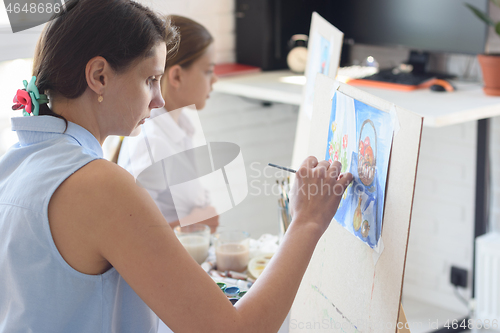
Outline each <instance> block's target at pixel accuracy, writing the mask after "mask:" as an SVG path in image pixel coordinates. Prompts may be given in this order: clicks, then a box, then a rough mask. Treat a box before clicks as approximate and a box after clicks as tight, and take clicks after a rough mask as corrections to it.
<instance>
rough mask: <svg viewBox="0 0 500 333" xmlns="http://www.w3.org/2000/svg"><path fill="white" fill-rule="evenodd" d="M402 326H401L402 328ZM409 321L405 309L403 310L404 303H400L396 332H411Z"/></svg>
mask: <svg viewBox="0 0 500 333" xmlns="http://www.w3.org/2000/svg"><path fill="white" fill-rule="evenodd" d="M400 327H401V328H400ZM408 327H409V325H408V321H407V320H406V315H405V311H404V310H403V304H401V303H400V304H399V317H398V324H397V326H396V328H397V331H396V333H410V329H409V328H408Z"/></svg>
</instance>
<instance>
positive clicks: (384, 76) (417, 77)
mask: <svg viewBox="0 0 500 333" xmlns="http://www.w3.org/2000/svg"><path fill="white" fill-rule="evenodd" d="M438 76H441V75H439V74H435V73H399V74H393V73H392V69H385V70H381V71H380V72H378V73H376V74H373V75H370V76H366V77H364V78H363V80H371V81H380V82H387V83H396V84H403V85H409V86H418V85H419V84H421V83H424V82H425V81H428V80H430V79H432V78H438ZM440 78H442V77H440Z"/></svg>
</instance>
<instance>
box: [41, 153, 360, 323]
mask: <svg viewBox="0 0 500 333" xmlns="http://www.w3.org/2000/svg"><path fill="white" fill-rule="evenodd" d="M339 170H340V163H338V162H336V163H334V164H333V165H332V166H329V163H328V162H326V161H322V162H320V163H318V162H317V160H316V159H315V158H314V157H310V158H308V159H306V160H305V161H304V163H303V164H302V166H301V167H300V168H299V170H298V173H297V178H296V183H295V185H296V186H295V187H294V189H292V192H293V198H292V202H291V206H292V211H293V216H294V217H293V223H292V224H291V226H290V227H289V229H288V230H287V233H286V235H285V238H284V240H283V243H282V245H281V246H280V248H279V250H278V252H277V253H276V254H275V255H274V257H273V259H272V261H271V263H270V265H269V266H268V267H267V268H266V270H265V271H264V273H263V274H262V275H261V276H260V277H259V279H258V281H257V282H256V283H255V284H254V286H252V288H251V290H250V291H249V292H248V293H247V295H246V296H245V297H244V298H243V299H241V300H240V301H239V302H238V303H237V304H236V306H232V305H231V303H230V302H229V301H228V300H227V298H226V296H225V295H224V294H223V293H222V292H221V291H220V289H219V288H218V287H217V285H216V284H215V283H214V282H213V280H212V279H211V278H210V277H209V276H208V275H207V274H206V273H205V272H204V271H203V269H201V267H200V266H199V265H198V264H197V263H196V262H195V261H194V260H193V259H192V258H191V257H190V255H189V254H188V253H187V252H186V251H185V250H184V248H183V247H182V245H181V244H180V242H179V241H178V240H177V238H176V236H175V234H174V233H173V231H172V229H171V228H170V227H169V225H168V223H167V222H166V221H165V219H164V218H163V216H162V214H161V212H160V211H159V210H158V208H157V207H156V204H155V203H154V201H153V200H152V199H151V198H150V196H149V195H148V194H147V192H146V191H145V190H144V189H142V188H140V187H139V186H137V185H136V184H135V182H134V179H133V177H132V176H130V175H129V174H128V173H127V172H126V171H125V170H123V169H122V168H120V167H118V166H116V165H114V164H112V163H110V162H107V161H104V160H98V161H94V162H91V163H89V164H88V165H87V166H85V167H83V168H82V169H80V170H79V171H78V172H76V173H75V174H73V175H72V176H71V177H70V178H68V179H67V180H66V181H65V182H64V183H63V184H62V185H61V187H60V188H59V189H58V190H57V192H56V193H55V194H54V196H53V197H52V199H51V202H50V206H49V220H50V224H51V231H52V234H53V237H54V240H55V242H56V245H57V246H58V249H59V251H60V252H61V254H62V256H63V257H64V258H65V260H66V261H67V262H68V263H69V264H70V265H71V266H72V267H74V268H75V269H77V270H80V271H81V272H84V273H85V272H87V273H91V274H92V272H95V270H96V269H99V268H101V271H100V273H102V272H103V271H104V270H102V268H103V267H106V268H109V265H112V266H114V267H115V268H116V270H117V271H118V272H119V273H120V274H121V276H122V277H123V278H124V279H125V281H127V283H128V284H129V285H130V286H131V287H132V288H133V289H134V290H135V291H136V293H137V294H138V295H139V296H140V297H141V298H142V299H143V300H144V302H145V303H146V304H148V306H149V307H150V308H151V309H152V310H153V311H154V312H155V313H156V314H157V315H158V316H159V317H160V318H161V319H162V320H163V321H164V322H165V323H166V324H167V325H168V326H169V327H170V328H171V329H172V330H173V331H175V332H276V331H277V330H278V328H279V327H280V325H281V324H282V322H283V320H284V319H285V317H286V315H287V313H288V311H289V309H290V307H291V305H292V302H293V299H294V297H295V294H296V292H297V289H298V287H299V284H300V281H301V279H302V276H303V274H304V272H305V270H306V268H307V265H308V263H309V260H310V258H311V256H312V253H313V251H314V248H315V246H316V243H317V242H318V240H319V238H320V237H321V235H322V234H323V232H324V231H325V230H326V228H327V227H328V225H329V223H330V221H331V219H332V217H333V215H334V214H335V211H336V209H337V206H338V204H339V202H340V198H341V195H342V193H343V190H344V189H345V188H346V187H347V185H348V184H349V182H350V181H351V179H352V176H350V174H347V175H346V176H344V177H342V178H341V179H340V180H338V176H339V173H338V172H339ZM313 188H316V189H319V191H317V190H316V191H315V190H314V189H313ZM322 188H323V189H325V190H321V189H322ZM326 188H330V189H331V190H332V189H334V188H336V189H337V191H333V192H332V191H329V194H328V193H326ZM339 189H340V191H339ZM321 192H323V193H321ZM313 193H315V194H313ZM68 240H71V241H68ZM94 274H96V273H94Z"/></svg>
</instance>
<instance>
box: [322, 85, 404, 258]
mask: <svg viewBox="0 0 500 333" xmlns="http://www.w3.org/2000/svg"><path fill="white" fill-rule="evenodd" d="M329 125H330V126H329V130H328V145H327V151H326V156H325V159H326V160H328V161H330V163H332V162H333V161H340V162H341V163H342V170H341V171H342V172H350V173H352V175H353V177H354V180H353V182H352V183H351V185H349V187H348V188H347V190H346V191H345V193H344V195H343V197H342V200H341V202H340V205H339V208H338V210H337V213H336V214H335V220H336V221H337V222H338V223H339V224H340V225H342V226H343V227H344V228H346V229H347V230H349V231H350V232H351V233H352V234H353V235H354V236H356V237H357V238H359V239H360V240H361V241H363V242H364V243H366V244H367V245H368V246H370V247H371V248H372V249H375V250H377V248H378V243H379V240H380V235H381V233H382V221H383V212H384V200H385V188H386V182H387V170H388V167H389V157H390V152H391V148H392V138H393V133H394V125H393V122H392V118H391V115H390V114H389V113H387V112H383V111H381V110H378V109H376V108H374V107H371V106H369V105H367V104H364V103H361V102H360V101H357V100H355V99H353V98H351V97H348V96H346V95H344V94H342V93H340V92H336V93H335V95H334V96H333V99H332V109H331V115H330V124H329Z"/></svg>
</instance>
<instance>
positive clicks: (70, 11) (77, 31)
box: [33, 0, 179, 119]
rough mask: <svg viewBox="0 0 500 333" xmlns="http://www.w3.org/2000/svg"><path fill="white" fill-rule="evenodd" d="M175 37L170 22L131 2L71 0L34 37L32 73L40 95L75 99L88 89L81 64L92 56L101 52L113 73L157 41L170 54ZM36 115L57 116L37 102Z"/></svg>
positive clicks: (149, 48)
mask: <svg viewBox="0 0 500 333" xmlns="http://www.w3.org/2000/svg"><path fill="white" fill-rule="evenodd" d="M178 38H179V36H178V34H177V32H176V29H175V28H173V27H171V25H170V22H169V21H165V20H162V19H161V18H159V17H158V16H157V15H156V14H155V13H153V12H152V11H151V10H150V9H148V8H146V7H144V6H142V5H140V4H138V3H136V2H134V1H130V0H70V1H67V2H66V10H65V11H64V12H63V13H62V14H60V15H58V16H57V17H56V18H55V19H53V20H52V21H50V22H49V23H47V25H46V26H45V28H44V31H43V32H42V34H41V36H40V38H39V40H38V43H37V46H36V50H35V57H34V64H33V75H35V76H36V77H37V80H36V85H37V87H38V90H39V91H40V93H46V94H49V95H50V97H51V98H52V97H55V96H58V95H61V96H63V97H66V98H70V99H73V98H77V97H79V96H81V95H82V94H83V93H84V91H85V89H86V88H87V80H86V78H85V67H86V65H87V63H88V61H89V60H90V59H92V58H94V57H96V56H102V57H103V58H105V59H106V60H107V62H108V63H109V64H110V66H111V67H112V68H113V69H114V70H115V71H117V72H123V71H125V70H127V69H128V67H129V66H130V65H131V64H132V62H133V61H134V60H136V59H139V58H140V57H148V56H150V55H151V50H152V48H153V47H154V46H155V45H156V44H157V43H158V42H160V41H164V42H166V43H167V46H168V48H167V50H168V54H171V53H172V51H173V50H175V48H176V47H177V45H178ZM40 115H52V116H58V115H56V114H55V113H53V112H52V111H51V110H50V108H49V107H48V105H47V104H44V105H41V106H40ZM58 117H59V118H63V117H61V116H58ZM63 119H64V118H63Z"/></svg>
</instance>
